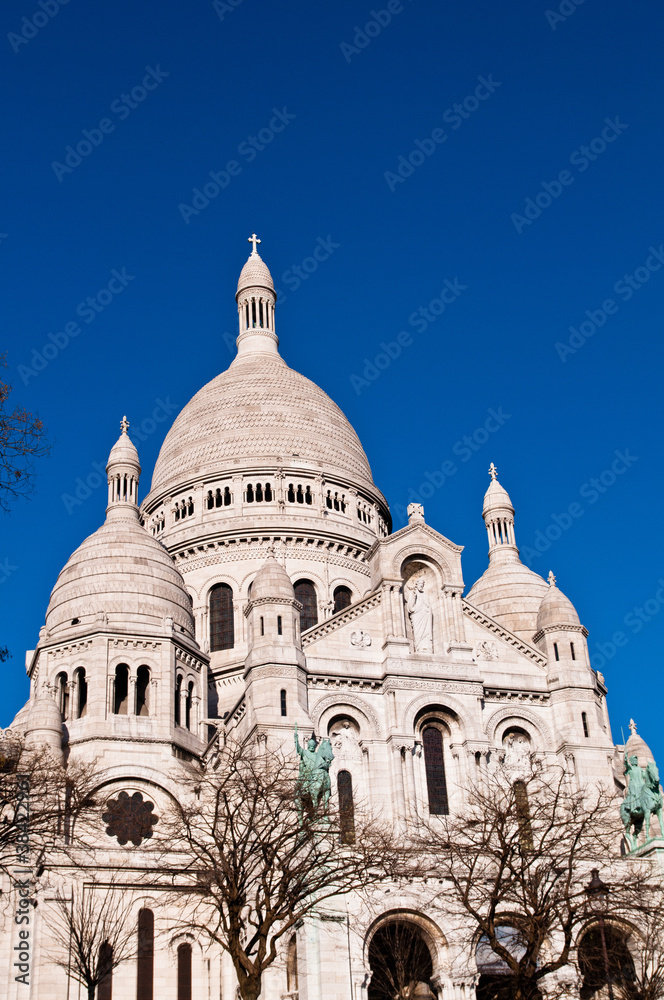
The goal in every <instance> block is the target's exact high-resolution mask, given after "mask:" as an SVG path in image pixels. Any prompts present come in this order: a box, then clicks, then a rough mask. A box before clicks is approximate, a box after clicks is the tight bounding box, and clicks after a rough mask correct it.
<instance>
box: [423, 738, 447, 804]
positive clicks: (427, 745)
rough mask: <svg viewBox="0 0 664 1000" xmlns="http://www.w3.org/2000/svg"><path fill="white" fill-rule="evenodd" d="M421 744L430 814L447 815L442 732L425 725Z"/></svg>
mask: <svg viewBox="0 0 664 1000" xmlns="http://www.w3.org/2000/svg"><path fill="white" fill-rule="evenodd" d="M422 745H423V747H424V765H425V768H426V774H427V791H428V793H429V812H430V813H431V815H432V816H447V815H448V813H449V811H450V807H449V802H448V799H447V781H446V779H445V759H444V756H443V734H442V733H441V731H440V729H438V727H437V726H427V727H426V729H425V730H424V732H423V733H422Z"/></svg>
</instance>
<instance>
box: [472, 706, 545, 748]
mask: <svg viewBox="0 0 664 1000" xmlns="http://www.w3.org/2000/svg"><path fill="white" fill-rule="evenodd" d="M507 719H514V720H515V721H516V722H517V723H518V721H519V719H521V720H523V721H525V722H529V723H530V725H531V726H532V727H533V729H534V730H535V732H536V733H537V735H538V736H539V737H540V741H541V746H542V748H543V749H544V750H549V751H553V749H554V745H553V740H552V739H551V734H550V732H549V729H548V727H547V726H546V724H545V722H544V720H543V719H541V718H539V717H538V716H537V715H535V713H534V712H531V711H529V710H528V709H527V708H524V707H523V705H521V704H516V705H512V706H510V707H509V708H499V709H498V710H497V711H496V712H494V713H493V715H492V716H490V718H489V719H487V722H486V725H485V730H486V734H487V736H488V738H489V744H490V745H491V746H492V747H497V746H498V743H497V740H496V733H497V731H498V727H499V726H500V725H501V724H502V723H503V722H505V721H506V720H507Z"/></svg>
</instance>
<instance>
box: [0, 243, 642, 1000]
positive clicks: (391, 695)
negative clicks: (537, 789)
mask: <svg viewBox="0 0 664 1000" xmlns="http://www.w3.org/2000/svg"><path fill="white" fill-rule="evenodd" d="M250 242H252V250H251V253H250V256H249V258H248V260H247V261H246V263H245V264H244V266H243V267H242V270H241V272H240V276H239V280H238V284H237V293H236V301H237V308H238V319H239V334H238V337H237V354H236V356H235V358H234V360H233V361H232V363H231V364H230V366H229V368H228V369H227V370H226V371H223V372H222V373H221V374H219V375H217V376H216V377H215V378H213V379H212V380H211V381H210V382H209V383H208V384H207V385H205V386H203V388H201V389H200V391H199V392H197V393H196V395H195V396H194V397H193V398H192V399H191V400H190V401H189V402H188V403H187V405H186V406H185V407H184V408H183V409H182V411H181V412H180V414H179V415H178V416H177V418H176V419H175V421H174V423H173V425H172V427H171V428H170V430H169V431H168V433H167V435H166V438H165V440H164V442H163V445H162V447H161V451H160V453H159V457H158V459H157V462H156V465H155V468H154V473H153V475H152V481H151V484H150V487H149V489H148V490H147V491H145V490H144V491H143V492H144V493H145V496H144V498H143V499H142V500H141V499H140V496H139V483H140V479H141V465H140V458H139V455H138V452H137V449H136V447H135V446H134V444H133V443H132V440H131V426H130V424H129V423H128V421H127V420H126V419H123V420H122V423H121V428H120V431H121V432H120V435H119V437H118V439H117V441H116V443H115V444H114V445H113V447H112V448H111V451H110V455H109V458H108V464H107V467H106V471H107V475H108V506H107V508H106V514H105V520H104V521H103V524H101V526H100V527H99V528H98V530H97V531H95V532H94V533H93V534H92V535H90V536H89V537H88V538H86V539H85V540H84V541H82V543H81V545H80V546H79V548H78V549H76V551H75V552H74V553H73V554H72V555H71V556H70V558H69V560H68V561H67V563H66V565H65V566H64V568H63V569H62V571H61V573H60V574H59V576H58V578H57V580H56V581H55V585H54V587H53V591H52V593H51V597H50V601H49V604H48V608H47V609H46V617H45V624H44V626H43V627H42V628H41V629H40V630H39V638H38V642H37V643H36V648H35V649H34V650H31V651H29V652H28V653H27V658H26V669H27V672H28V675H29V677H30V683H31V688H30V699H29V701H28V703H27V704H26V705H25V707H24V708H23V709H21V711H20V712H19V713H18V715H17V717H16V719H15V720H14V722H13V723H12V726H11V729H12V731H13V732H15V733H18V734H21V735H22V736H23V737H24V738H25V741H26V744H27V745H29V746H33V747H37V746H47V747H50V748H51V751H52V753H53V754H54V755H56V756H57V755H60V759H62V755H63V754H66V755H67V757H68V758H69V759H76V758H77V757H80V758H85V757H86V755H87V756H93V757H95V758H96V759H97V760H98V761H99V762H100V765H99V766H100V775H99V787H100V789H101V790H102V791H103V795H102V796H101V797H102V799H103V802H104V803H105V804H104V806H103V809H104V813H103V817H102V816H101V815H100V818H99V850H100V857H103V859H104V862H103V863H104V865H105V866H106V867H107V868H108V869H110V870H114V871H117V872H122V871H123V870H124V869H133V868H136V867H138V868H140V865H141V851H142V850H143V849H144V847H145V840H144V838H145V837H146V825H147V830H148V834H149V822H150V819H149V817H153V818H158V817H159V815H160V813H162V812H163V810H164V808H165V803H166V801H167V800H168V798H169V797H176V798H177V795H178V775H179V767H180V766H181V765H182V764H183V763H186V762H192V761H194V762H200V761H205V759H206V757H209V755H210V754H211V753H214V752H215V740H216V739H217V738H218V735H219V733H220V732H222V731H223V732H224V733H227V734H235V735H236V736H238V737H239V738H242V739H245V738H247V739H253V740H256V739H264V740H267V741H268V743H269V744H270V745H273V746H274V745H281V746H283V747H285V748H287V749H288V750H289V751H290V752H292V747H293V731H294V728H295V726H296V724H297V726H298V727H299V730H300V731H301V732H302V733H303V734H305V736H306V735H308V733H310V732H311V731H313V732H314V733H315V734H316V736H317V737H318V738H326V737H327V738H329V739H330V742H331V745H332V749H333V753H334V760H333V762H332V765H331V770H330V778H331V788H332V797H333V798H334V797H335V796H337V797H339V798H342V797H344V799H345V801H346V802H348V801H351V802H352V801H353V798H355V799H356V800H357V801H367V802H370V803H371V804H372V806H373V807H374V808H377V809H379V810H382V811H384V814H385V815H386V816H388V817H393V818H394V819H395V820H398V821H400V822H403V823H405V824H407V823H408V822H409V817H412V816H418V815H426V816H428V815H433V816H437V815H447V814H449V813H454V812H455V810H459V809H460V808H462V806H463V790H464V788H466V787H468V786H469V785H470V784H472V783H473V782H475V781H477V780H478V778H479V777H480V776H481V775H482V773H483V772H484V771H485V769H486V768H487V767H488V766H489V764H488V762H489V760H490V759H491V755H493V756H494V759H495V757H496V756H497V755H502V756H501V759H504V760H505V761H506V762H507V764H508V765H509V764H510V763H511V764H512V765H513V766H514V767H515V768H518V766H519V760H520V759H523V756H524V755H532V754H537V755H538V757H539V759H541V760H543V761H545V762H547V763H555V764H557V765H559V766H560V767H561V768H563V769H564V770H565V772H567V773H568V774H569V775H570V776H571V780H573V781H574V782H576V783H577V784H578V785H584V784H589V785H592V784H596V783H600V782H601V783H605V784H607V785H609V786H610V787H612V788H613V787H614V786H615V782H616V780H618V781H620V780H622V751H623V748H622V747H621V748H619V751H618V750H617V749H616V747H615V746H614V743H613V740H612V736H611V729H610V723H609V717H608V712H607V705H606V693H607V692H606V687H605V684H604V678H603V677H602V675H601V674H599V673H597V672H596V671H595V670H593V669H592V668H591V665H590V660H589V655H588V646H587V642H586V638H587V630H586V629H585V627H584V625H583V624H582V621H581V619H580V617H579V613H578V612H577V610H576V608H575V607H574V606H573V605H572V603H571V602H570V600H569V599H568V598H567V597H566V596H565V594H564V593H563V590H562V589H561V587H559V586H558V583H557V581H556V578H555V577H554V576H553V574H552V573H549V576H548V579H547V580H545V579H543V578H542V577H541V576H539V575H538V574H537V573H535V572H533V571H532V570H531V569H529V568H527V567H526V566H525V565H524V564H523V563H522V561H521V560H520V558H519V548H518V539H517V526H516V523H515V522H516V518H515V505H514V503H513V501H512V498H511V496H510V494H509V492H508V489H507V488H506V487H508V486H509V483H506V484H505V485H503V483H501V481H500V480H499V477H498V472H497V470H496V468H495V467H494V466H493V464H492V465H491V468H490V470H489V475H488V485H487V490H486V493H485V494H484V498H483V500H482V503H481V509H480V497H478V498H477V520H478V527H477V530H478V531H480V530H483V529H482V528H481V525H480V523H479V522H480V516H481V518H482V519H483V521H484V529H486V534H487V540H488V566H487V568H486V570H485V571H484V573H483V574H482V576H481V577H480V578H479V579H478V580H477V581H475V582H474V583H473V585H472V586H471V587H470V588H468V589H466V587H465V584H464V578H463V571H462V546H461V545H459V544H458V543H457V541H454V540H451V539H449V538H447V537H446V536H445V534H444V533H443V532H442V531H441V530H439V529H438V527H435V526H433V525H431V524H429V523H428V522H427V520H426V516H425V511H424V509H423V507H422V506H421V505H419V504H411V505H410V507H409V508H408V524H407V525H406V526H405V527H403V528H401V529H400V530H398V531H393V530H392V521H391V516H390V511H389V508H388V504H387V502H386V500H385V497H384V496H383V494H382V493H381V491H380V489H379V487H378V486H377V485H376V484H375V483H374V481H373V477H372V473H371V467H370V465H369V461H368V459H367V456H366V455H365V453H364V450H363V448H362V444H361V442H360V440H359V439H358V436H357V434H356V433H355V431H354V430H353V428H352V426H351V425H350V423H349V422H348V420H347V419H346V417H345V416H344V414H343V413H342V412H341V410H340V409H339V407H338V406H337V405H336V404H335V403H334V402H333V401H332V399H330V397H329V396H327V395H326V393H325V392H323V391H322V389H320V388H319V387H318V386H316V385H315V384H314V383H313V382H311V381H310V380H309V379H308V378H306V377H305V376H304V375H302V374H300V373H298V372H296V371H294V370H293V369H292V368H289V366H288V365H287V364H286V362H285V361H284V360H283V359H282V357H281V355H280V353H279V339H278V337H277V332H276V329H277V325H276V320H275V318H276V294H275V290H274V284H273V280H272V277H271V275H270V271H269V269H268V267H267V265H266V264H265V263H264V261H263V260H262V258H261V256H260V255H259V253H258V250H257V243H258V242H260V241H258V239H257V237H252V238H251V240H250ZM515 499H516V500H518V498H516V497H515ZM102 516H103V512H102V511H100V520H101V518H102ZM560 582H561V585H562V586H563V587H564V581H562V580H561V581H560ZM35 631H37V630H36V629H35ZM630 740H631V741H632V752H634V753H637V754H640V755H641V756H642V757H643V756H645V757H646V759H652V755H650V756H649V757H648V755H649V751H648V749H647V747H646V745H645V744H644V743H643V741H642V740H641V739H640V737H637V736H636V735H635V733H633V735H632V737H630ZM128 801H131V803H132V804H133V805H132V809H133V812H131V814H128V813H127V811H126V809H125V811H124V812H123V808H124V807H123V803H124V804H126V803H127V802H128ZM146 816H147V817H148V821H147V824H146V820H145V818H146ZM155 821H156V820H155ZM63 878H65V880H66V876H63ZM4 888H5V890H7V887H4ZM0 898H3V899H5V900H6V899H7V895H6V893H3V896H2V897H0ZM49 905H50V903H49V893H48V891H45V893H44V898H43V899H42V900H40V903H39V906H38V907H37V908H36V910H35V917H34V951H33V966H32V974H31V980H30V986H29V987H27V986H24V985H22V984H20V983H17V982H16V981H15V976H14V975H13V972H12V970H11V969H10V968H9V964H10V963H8V962H7V956H8V955H10V954H11V953H12V948H14V946H15V943H16V940H17V938H16V935H17V928H16V926H15V924H14V922H13V919H12V913H11V912H8V911H7V910H6V908H5V911H4V912H2V913H1V914H0V941H1V942H2V955H3V963H2V966H0V975H1V976H2V977H3V979H4V982H3V994H4V995H5V996H6V997H7V998H8V1000H21V998H23V997H39V998H40V1000H50V998H53V1000H55V998H58V1000H64V998H65V997H70V998H71V1000H74V998H76V997H78V996H79V995H80V996H83V995H84V992H83V991H81V992H80V994H79V992H77V990H78V986H77V985H76V984H68V978H67V975H66V970H63V969H62V968H59V967H58V966H57V965H56V964H54V963H53V962H52V961H51V960H50V958H49V955H50V954H51V947H50V945H49V935H50V933H51V926H50V925H51V923H52V918H50V917H49V912H50V911H49ZM348 907H349V909H350V911H351V914H352V916H351V919H350V920H346V918H344V919H343V920H341V919H338V918H336V917H334V916H332V917H329V918H327V917H326V915H325V914H321V915H320V917H316V918H314V917H312V918H311V920H310V921H308V922H305V923H304V925H303V926H301V927H300V928H299V929H298V931H297V934H296V935H294V936H293V939H292V941H291V942H290V943H289V946H288V948H289V953H288V955H285V957H284V962H283V963H282V964H281V965H279V964H278V963H276V964H275V966H274V967H273V968H272V969H271V970H270V971H269V974H268V975H267V976H266V978H265V982H264V988H263V993H262V995H263V996H264V997H265V998H266V1000H283V998H286V997H287V998H289V1000H295V998H297V1000H348V998H352V1000H367V998H368V997H369V996H370V987H369V984H370V980H371V975H372V968H371V960H370V944H371V940H372V938H373V936H375V935H376V934H377V933H378V932H379V931H380V928H381V927H384V926H386V925H387V923H389V921H390V920H391V919H394V915H395V914H399V919H401V920H411V921H412V924H413V926H414V927H415V928H417V929H419V930H418V933H419V932H420V931H421V934H422V937H423V940H424V941H425V943H426V946H427V948H428V949H429V952H430V957H431V975H430V977H429V979H430V983H431V984H433V985H432V986H431V989H434V990H435V991H436V992H437V995H438V996H439V997H441V998H442V1000H471V998H474V997H475V996H476V990H477V989H478V987H479V984H480V983H481V979H482V976H483V974H484V973H485V972H486V970H485V969H484V968H483V966H482V956H481V954H480V952H479V951H478V952H477V953H475V954H469V953H464V952H463V951H462V950H460V949H459V948H458V947H457V946H456V945H455V942H454V941H452V940H450V937H449V935H448V933H447V932H446V929H445V927H444V926H441V925H440V923H439V922H438V921H437V918H436V915H435V913H432V912H430V911H429V910H428V909H427V907H426V906H425V905H424V904H423V901H422V897H421V896H420V895H418V891H417V890H416V888H415V887H413V888H412V889H411V890H409V891H408V892H405V891H404V892H403V893H401V894H400V896H399V898H396V897H394V896H392V895H386V896H385V899H384V909H383V912H381V913H373V914H372V915H371V916H370V917H369V916H368V915H367V914H366V913H365V912H364V910H362V908H361V907H360V906H359V904H358V906H357V907H355V909H353V907H354V904H353V901H352V900H351V901H349V903H348ZM132 919H133V920H134V921H135V922H136V926H137V927H138V928H139V929H141V928H142V930H141V933H142V934H143V942H144V949H143V959H142V961H143V964H142V966H141V968H142V972H139V973H138V978H137V967H136V961H128V962H126V963H123V964H122V965H120V966H119V967H118V968H116V969H115V970H114V972H113V977H112V983H108V984H104V987H103V989H102V988H100V990H99V997H100V1000H108V998H110V997H115V998H123V1000H131V998H137V1000H153V998H155V1000H156V998H157V997H158V998H160V1000H192V998H193V1000H210V998H224V1000H231V998H233V1000H234V998H235V996H236V982H235V979H234V972H233V967H232V963H231V962H230V960H229V958H228V956H227V955H225V954H224V953H222V951H221V949H218V948H214V947H211V946H210V944H209V942H207V941H205V940H202V939H201V938H200V936H199V935H196V934H193V933H188V932H186V931H185V930H183V929H182V928H181V927H177V926H176V922H175V921H174V919H173V914H172V913H170V912H169V911H168V907H167V906H166V905H164V906H163V907H162V905H161V904H160V900H159V898H158V895H157V894H156V893H152V892H150V891H148V890H141V891H139V892H137V895H136V899H135V912H134V913H133V917H132ZM146 942H147V943H146ZM146 956H148V958H147V959H146ZM3 967H4V971H3ZM428 995H429V996H431V995H432V994H431V992H429V994H428Z"/></svg>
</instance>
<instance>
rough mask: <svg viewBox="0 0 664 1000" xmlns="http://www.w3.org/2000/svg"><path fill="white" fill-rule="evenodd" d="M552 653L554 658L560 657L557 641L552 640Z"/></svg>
mask: <svg viewBox="0 0 664 1000" xmlns="http://www.w3.org/2000/svg"><path fill="white" fill-rule="evenodd" d="M553 655H554V656H555V658H556V660H559V659H560V653H559V652H558V643H557V642H554V644H553Z"/></svg>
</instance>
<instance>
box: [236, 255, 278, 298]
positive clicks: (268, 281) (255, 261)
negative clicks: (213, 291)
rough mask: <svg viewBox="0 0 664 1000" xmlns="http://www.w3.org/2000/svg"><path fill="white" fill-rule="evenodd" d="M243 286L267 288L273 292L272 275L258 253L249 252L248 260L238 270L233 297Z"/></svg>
mask: <svg viewBox="0 0 664 1000" xmlns="http://www.w3.org/2000/svg"><path fill="white" fill-rule="evenodd" d="M245 288H268V289H269V290H270V291H271V292H273V293H274V282H273V281H272V275H271V274H270V270H269V268H268V266H267V264H266V263H265V261H264V260H263V259H262V257H261V256H260V254H258V253H252V254H250V256H249V260H248V261H247V263H246V264H245V265H244V267H243V268H242V270H241V271H240V277H239V279H238V283H237V294H236V296H235V297H236V298H237V297H238V296H239V294H240V292H241V291H243V290H244V289H245Z"/></svg>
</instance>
